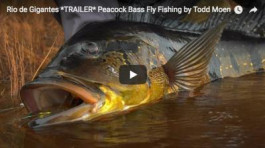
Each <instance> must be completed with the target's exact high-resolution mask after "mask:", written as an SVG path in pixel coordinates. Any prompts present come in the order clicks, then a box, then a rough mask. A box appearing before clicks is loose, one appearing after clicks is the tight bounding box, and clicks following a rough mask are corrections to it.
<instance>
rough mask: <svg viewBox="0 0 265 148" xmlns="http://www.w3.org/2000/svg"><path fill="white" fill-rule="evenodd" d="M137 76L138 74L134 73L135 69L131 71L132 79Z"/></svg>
mask: <svg viewBox="0 0 265 148" xmlns="http://www.w3.org/2000/svg"><path fill="white" fill-rule="evenodd" d="M136 76H137V74H136V73H134V72H133V71H130V79H132V78H134V77H136Z"/></svg>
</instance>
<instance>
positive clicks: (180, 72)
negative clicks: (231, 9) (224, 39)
mask: <svg viewBox="0 0 265 148" xmlns="http://www.w3.org/2000/svg"><path fill="white" fill-rule="evenodd" d="M225 24H226V23H225V22H223V23H221V24H220V25H218V26H216V27H214V28H212V29H210V30H208V31H206V32H205V33H204V34H202V35H201V36H200V37H199V38H197V39H195V40H193V41H191V42H189V43H188V44H186V45H185V46H183V47H182V49H180V51H179V52H177V53H176V54H175V55H173V56H172V57H171V59H169V61H168V62H167V63H166V64H165V65H163V68H164V71H165V73H166V74H167V76H168V80H169V85H170V87H171V88H172V90H176V88H182V89H187V90H192V89H194V88H196V87H198V86H199V85H201V83H202V81H203V79H205V76H206V74H207V67H208V64H209V62H210V59H211V57H212V56H211V55H212V53H213V52H214V50H215V46H216V44H217V43H218V42H219V40H220V37H221V35H222V32H223V30H224V28H225Z"/></svg>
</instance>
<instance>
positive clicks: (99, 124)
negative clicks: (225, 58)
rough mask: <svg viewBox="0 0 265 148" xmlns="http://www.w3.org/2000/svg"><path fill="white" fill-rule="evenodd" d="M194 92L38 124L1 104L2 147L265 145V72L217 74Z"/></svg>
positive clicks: (130, 147) (21, 112)
mask: <svg viewBox="0 0 265 148" xmlns="http://www.w3.org/2000/svg"><path fill="white" fill-rule="evenodd" d="M0 91H1V90H0ZM195 94H196V95H195V96H194V97H189V96H190V95H189V94H188V93H180V94H179V96H178V97H169V98H167V99H164V100H162V101H161V102H158V103H156V104H152V105H149V106H145V107H142V108H140V109H138V110H136V111H134V112H131V113H128V114H124V115H120V116H118V117H117V116H116V117H114V118H112V119H108V120H105V121H95V122H90V123H77V124H71V125H64V126H57V127H52V128H45V129H36V130H32V129H29V128H27V127H26V126H25V125H26V122H27V120H26V119H23V118H24V117H25V115H26V111H25V110H24V109H23V108H15V109H12V110H2V111H1V112H0V145H1V146H0V147H38V148H42V147H49V148H51V147H72V148H73V147H86V148H87V147H127V148H135V147H158V148H160V147H162V148H163V147H211V148H212V147H221V148H223V147H265V140H264V138H265V127H264V125H265V74H253V75H248V76H244V77H241V78H226V79H223V80H218V81H215V82H212V83H210V84H207V85H205V86H203V87H202V88H200V89H199V90H198V91H197V92H196V93H195ZM2 99H5V97H4V96H2ZM1 106H3V105H1ZM23 123H24V124H23Z"/></svg>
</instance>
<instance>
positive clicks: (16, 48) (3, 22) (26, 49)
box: [0, 0, 64, 104]
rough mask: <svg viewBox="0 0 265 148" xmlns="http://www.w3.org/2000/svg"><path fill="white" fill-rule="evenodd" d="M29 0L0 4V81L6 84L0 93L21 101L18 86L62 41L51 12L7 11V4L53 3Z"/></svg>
mask: <svg viewBox="0 0 265 148" xmlns="http://www.w3.org/2000/svg"><path fill="white" fill-rule="evenodd" d="M30 2H31V1H23V2H22V1H5V0H4V1H3V2H2V1H1V4H0V26H1V27H0V85H1V83H2V84H3V83H4V84H5V87H2V89H1V90H0V93H1V94H0V95H3V94H4V93H5V92H10V97H11V100H12V101H13V103H14V104H17V103H20V100H19V96H18V93H19V90H20V88H21V86H22V85H23V84H25V82H27V81H29V80H31V79H32V78H33V77H34V75H35V74H36V73H37V72H39V71H40V70H39V69H41V68H44V67H45V65H46V64H47V63H48V62H49V61H50V59H51V57H53V56H54V54H55V53H56V52H57V51H58V49H59V47H60V46H61V45H62V44H63V41H64V38H63V31H62V28H61V26H60V25H59V24H58V23H57V22H56V20H55V19H54V17H53V14H49V13H41V14H35V13H7V12H6V6H7V5H11V6H16V7H19V6H22V5H23V6H28V5H36V6H55V4H54V3H53V1H51V0H46V1H41V0H39V1H37V3H36V2H35V3H36V4H34V3H33V4H32V3H30ZM46 57H47V58H46ZM0 88H1V87H0ZM0 98H1V96H0Z"/></svg>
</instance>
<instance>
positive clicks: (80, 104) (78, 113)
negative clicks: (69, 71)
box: [20, 78, 103, 127]
mask: <svg viewBox="0 0 265 148" xmlns="http://www.w3.org/2000/svg"><path fill="white" fill-rule="evenodd" d="M95 88H96V87H90V86H83V85H81V84H78V83H74V82H71V81H67V80H61V79H57V78H41V79H37V80H34V81H32V82H30V83H28V84H26V85H24V86H23V87H22V89H21V91H20V97H21V99H22V101H23V103H24V104H25V106H26V108H27V109H28V110H29V112H31V113H33V114H34V113H35V114H37V113H40V112H49V115H48V116H45V117H39V118H37V119H34V120H33V121H31V122H29V126H30V127H40V126H49V125H55V124H61V123H69V122H74V121H79V120H85V119H87V117H88V116H89V115H90V114H91V113H92V112H93V110H94V109H95V108H96V107H98V106H99V104H101V103H102V101H103V99H102V98H103V94H102V92H100V91H99V90H97V89H95Z"/></svg>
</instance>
